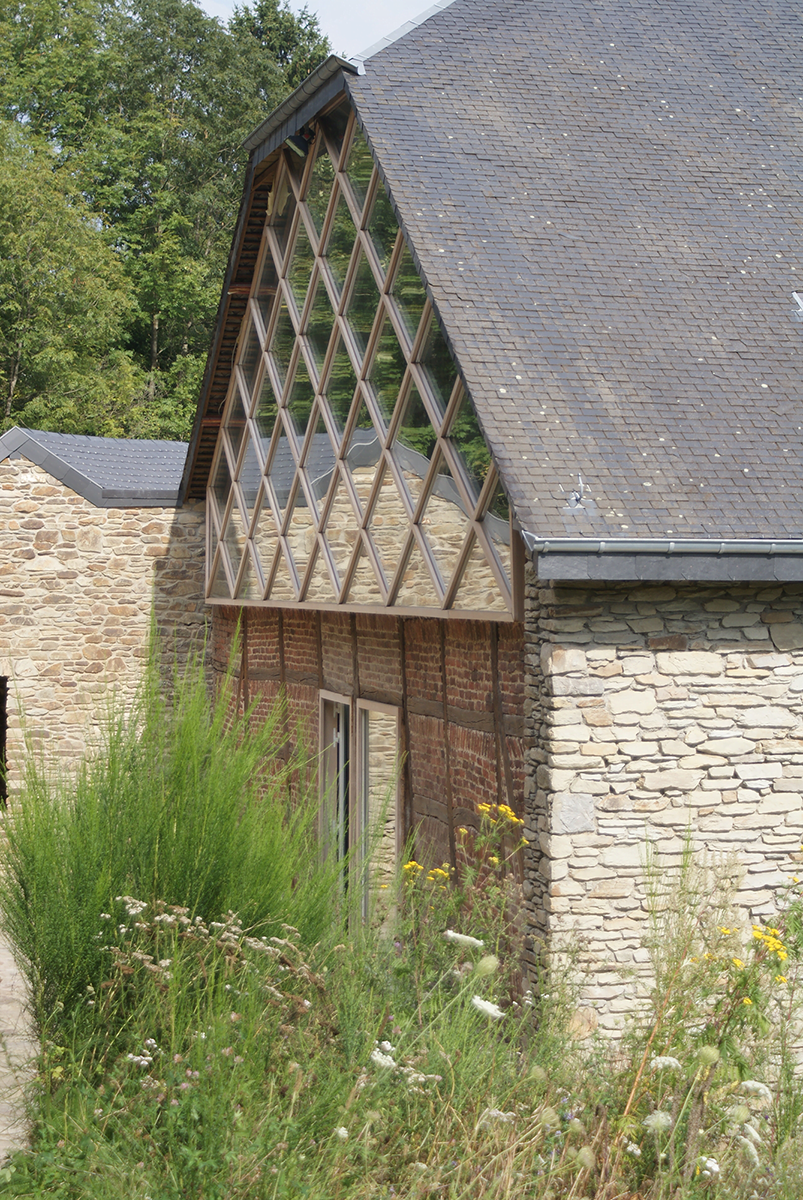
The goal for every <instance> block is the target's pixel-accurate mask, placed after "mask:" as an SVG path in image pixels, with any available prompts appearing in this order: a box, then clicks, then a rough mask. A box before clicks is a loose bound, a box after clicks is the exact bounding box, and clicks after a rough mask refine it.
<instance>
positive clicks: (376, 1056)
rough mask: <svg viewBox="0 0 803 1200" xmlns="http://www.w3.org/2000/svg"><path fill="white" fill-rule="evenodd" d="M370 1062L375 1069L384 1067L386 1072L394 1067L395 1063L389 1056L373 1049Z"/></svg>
mask: <svg viewBox="0 0 803 1200" xmlns="http://www.w3.org/2000/svg"><path fill="white" fill-rule="evenodd" d="M371 1062H372V1063H373V1064H374V1066H375V1067H386V1068H387V1069H388V1070H390V1069H391V1068H393V1067H395V1066H396V1063H395V1061H394V1060H393V1059H392V1058H391V1056H390V1055H389V1054H383V1053H382V1051H381V1050H379V1049H374V1050H372V1051H371Z"/></svg>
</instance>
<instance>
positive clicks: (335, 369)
mask: <svg viewBox="0 0 803 1200" xmlns="http://www.w3.org/2000/svg"><path fill="white" fill-rule="evenodd" d="M356 386H357V376H356V375H355V373H354V367H353V366H352V365H351V359H350V358H349V356H348V354H347V353H346V348H345V346H344V345H343V339H342V338H341V337H340V335H339V334H338V338H337V346H336V348H335V353H334V357H333V359H332V368H331V370H330V372H329V379H328V381H327V384H326V400H327V404H328V408H329V412H330V413H331V414H332V416H333V418H334V423H335V426H336V427H337V429H338V431H339V433H340V434H341V435H342V433H343V430H344V429H345V427H346V421H347V420H348V415H349V413H350V412H351V402H352V400H353V399H354V389H355V388H356Z"/></svg>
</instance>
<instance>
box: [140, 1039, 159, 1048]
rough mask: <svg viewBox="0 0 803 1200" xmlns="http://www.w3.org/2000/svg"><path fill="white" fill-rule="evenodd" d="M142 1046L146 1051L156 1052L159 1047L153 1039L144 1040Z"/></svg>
mask: <svg viewBox="0 0 803 1200" xmlns="http://www.w3.org/2000/svg"><path fill="white" fill-rule="evenodd" d="M143 1045H144V1046H145V1049H146V1050H158V1049H159V1047H158V1045H157V1043H156V1040H155V1039H154V1038H145V1041H144V1042H143Z"/></svg>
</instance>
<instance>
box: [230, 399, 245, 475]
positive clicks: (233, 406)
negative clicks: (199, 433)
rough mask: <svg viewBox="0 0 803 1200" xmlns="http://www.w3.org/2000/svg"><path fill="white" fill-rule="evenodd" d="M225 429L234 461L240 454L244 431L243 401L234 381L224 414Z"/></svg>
mask: <svg viewBox="0 0 803 1200" xmlns="http://www.w3.org/2000/svg"><path fill="white" fill-rule="evenodd" d="M226 430H227V432H228V435H229V441H230V442H231V448H232V450H233V451H234V461H235V462H236V461H237V459H238V458H239V456H240V447H241V446H242V444H243V434H244V433H245V410H244V408H243V402H242V400H241V399H240V389H239V387H238V385H237V383H236V382H235V384H234V392H233V394H232V397H231V401H230V403H229V411H228V413H227V414H226Z"/></svg>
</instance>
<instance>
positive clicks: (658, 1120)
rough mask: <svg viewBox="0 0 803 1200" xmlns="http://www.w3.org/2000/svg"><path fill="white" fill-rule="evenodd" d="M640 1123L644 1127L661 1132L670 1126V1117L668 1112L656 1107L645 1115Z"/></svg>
mask: <svg viewBox="0 0 803 1200" xmlns="http://www.w3.org/2000/svg"><path fill="white" fill-rule="evenodd" d="M641 1123H642V1125H644V1127H645V1128H646V1129H653V1130H654V1131H655V1132H656V1133H662V1132H663V1131H664V1130H665V1129H669V1128H670V1126H671V1125H672V1118H671V1117H670V1115H669V1113H667V1112H661V1111H660V1109H656V1110H655V1112H651V1113H650V1115H649V1116H648V1117H645V1118H644V1120H643V1121H642V1122H641Z"/></svg>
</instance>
